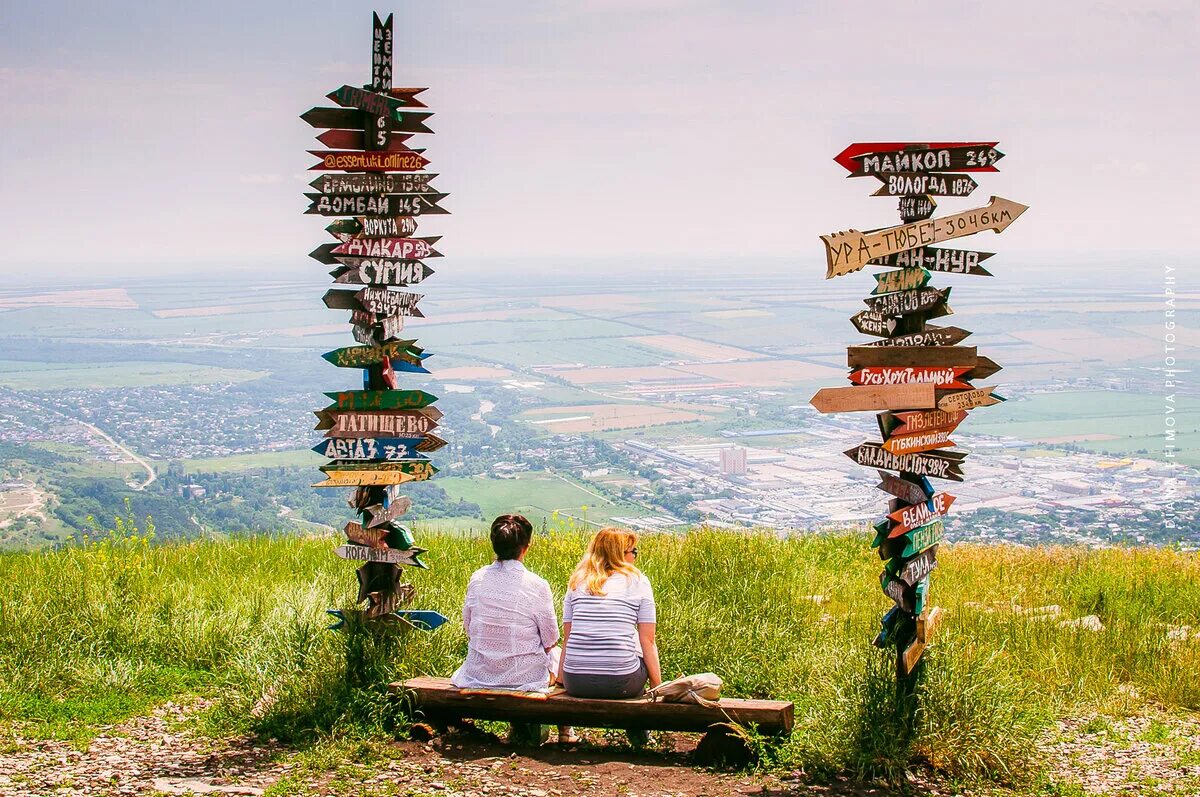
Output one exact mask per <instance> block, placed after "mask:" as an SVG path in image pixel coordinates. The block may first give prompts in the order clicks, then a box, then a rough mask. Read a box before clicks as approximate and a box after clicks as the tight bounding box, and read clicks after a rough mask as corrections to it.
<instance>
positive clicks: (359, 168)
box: [308, 149, 429, 172]
mask: <svg viewBox="0 0 1200 797" xmlns="http://www.w3.org/2000/svg"><path fill="white" fill-rule="evenodd" d="M308 154H309V155H314V156H316V157H318V158H320V159H321V162H320V163H318V164H316V165H315V166H309V167H308V170H309V171H342V172H417V171H420V170H421V169H424V168H425V167H426V166H428V165H429V159H428V158H426V157H425V156H424V155H418V154H417V153H415V152H330V151H329V150H319V149H310V150H309V151H308Z"/></svg>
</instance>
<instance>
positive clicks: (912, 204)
mask: <svg viewBox="0 0 1200 797" xmlns="http://www.w3.org/2000/svg"><path fill="white" fill-rule="evenodd" d="M997 143H998V142H995V141H957V142H917V143H905V142H863V143H855V144H851V145H850V146H848V147H846V149H845V150H843V151H842V152H840V153H839V154H838V155H837V156H836V157H835V158H834V160H835V161H837V163H838V164H839V165H841V166H842V167H843V168H845V169H846V171H847V172H848V173H849V176H851V177H864V176H870V177H874V178H875V179H876V180H878V183H879V187H878V190H876V191H875V193H874V195H875V196H886V197H897V198H898V199H899V202H898V206H899V211H900V220H901V222H902V223H901V224H900V225H899V226H896V227H888V228H884V229H879V230H871V231H868V232H860V231H858V230H855V229H851V230H848V231H846V232H840V233H833V234H830V235H822V236H821V241H822V242H823V244H824V246H825V256H826V273H825V277H826V279H829V278H832V277H837V276H841V275H844V274H851V273H854V272H856V271H859V270H861V269H862V268H864V267H865V266H868V265H871V266H876V267H880V268H883V269H887V270H885V271H882V272H880V273H878V274H875V275H874V281H875V285H874V289H873V290H872V291H871V295H870V296H868V297H867V298H865V299H864V300H863V302H864V303H865V304H866V305H867V308H868V309H867V310H864V311H862V312H860V313H857V314H856V315H854V316H853V317H852V318H851V319H850V321H851V323H852V324H853V325H854V328H855V329H857V330H858V331H859V332H861V333H863V334H864V335H871V336H875V337H877V338H880V339H879V340H875V341H870V342H867V343H863V344H861V345H857V346H850V347H848V348H847V351H846V362H847V365H848V366H849V367H850V369H851V371H850V373H849V375H848V376H849V379H850V381H851V382H854V383H855V385H856V386H854V387H839V388H824V389H822V390H819V391H818V392H817V394H816V395H815V396H813V398H812V405H813V407H814V408H816V409H817V410H818V411H819V412H823V413H826V412H856V411H861V410H880V411H881V412H879V413H878V416H877V420H878V424H879V433H880V438H881V442H873V441H866V442H864V443H862V444H861V445H858V446H856V447H854V448H851V449H849V450H847V451H846V452H845V453H846V456H848V457H850V459H852V460H854V461H855V462H856V463H858V464H860V465H863V466H866V467H871V468H876V469H877V470H878V472H879V475H880V483H879V485H878V487H879V489H880V490H882V491H884V492H885V493H887V494H888V495H889V496H892V499H891V501H890V502H889V504H888V509H887V511H886V513H885V514H886V515H887V517H886V518H884V519H883V520H881V521H879V522H878V523H875V524H874V526H873V529H874V532H875V539H874V540H873V542H872V543H871V544H872V547H876V548H878V549H879V556H880V558H881V559H883V560H884V562H885V563H886V564H885V568H884V571H883V573H882V574H881V575H880V587H881V588H882V589H883V591H884V593H885V594H886V595H888V597H890V598H891V599H892V601H893V602H894V604H895V605H894V606H893V607H892V608H891V609H889V610H888V611H887V613H886V614H885V615H884V617H883V619H882V620H881V622H880V627H881V630H880V632H879V635H878V636H877V637H876V638H875V644H876V645H878V646H880V647H884V648H889V649H892V650H894V651H895V655H896V675H897V678H898V679H902V680H903V681H904V683H911V682H910V681H908V680H906V679H907V678H908V676H910V675H911V673H912V671H913V668H914V667H916V666H917V664H918V662H919V660H920V658H921V655H922V653H923V651H924V650H925V647H926V646H927V644H928V643H929V640H930V639H931V637H932V634H933V630H934V628H935V626H936V625H937V623H938V621H939V619H940V618H941V616H942V611H941V609H938V608H936V607H935V608H927V606H926V604H927V601H928V598H929V590H930V575H931V573H932V571H933V570H934V568H936V567H937V551H938V545H939V543H940V542H941V541H942V539H943V538H944V536H945V527H944V525H943V522H942V520H943V518H945V517H946V515H947V514H948V513H949V511H950V507H951V505H952V504H953V503H954V500H955V499H954V496H952V495H949V494H948V493H938V492H935V491H934V488H933V486H932V484H931V483H930V478H937V479H947V480H951V481H962V480H963V472H962V465H963V460H964V458H965V457H966V454H965V452H961V451H954V450H952V449H953V448H954V446H955V443H954V441H953V440H952V439H951V438H950V434H951V433H952V432H953V431H954V430H955V429H956V428H957V427H958V425H959V424H961V423H962V422H963V421H964V420H966V418H967V415H968V413H967V411H968V410H971V409H973V408H975V407H986V406H988V405H990V404H996V403H998V402H1000V401H1003V399H1002V398H1001V397H1000V396H997V395H995V394H994V392H993V390H994V389H993V388H992V387H980V388H977V387H974V386H973V385H972V384H971V382H972V381H973V380H980V379H986V378H988V377H989V376H991V375H993V374H995V373H996V372H998V371H999V370H1000V366H999V365H998V364H997V363H995V362H994V361H992V360H991V359H990V358H988V357H984V356H980V355H979V354H978V352H977V350H976V348H975V347H974V346H960V345H959V344H960V343H961V342H962V341H963V340H964V339H965V338H967V337H968V336H969V335H970V334H971V333H970V332H969V331H967V330H965V329H960V328H958V327H953V326H947V327H937V326H933V325H930V324H928V323H927V322H928V321H929V320H930V319H933V318H937V317H939V316H944V315H949V314H950V313H951V312H952V310H950V307H949V305H948V299H949V296H950V288H948V287H947V288H936V287H933V286H931V285H930V284H929V283H930V280H931V278H932V277H934V276H940V275H942V274H962V275H964V276H980V277H990V276H992V274H991V272H989V271H988V270H987V269H985V268H983V266H982V265H981V264H982V263H983V262H984V261H985V260H987V259H989V258H990V257H992V253H991V252H979V251H975V250H968V249H950V248H944V247H937V246H933V244H938V243H942V242H945V241H951V240H954V239H957V238H962V237H965V236H968V235H973V234H975V233H978V232H982V231H984V230H993V231H995V232H996V233H1001V232H1003V231H1004V230H1005V229H1007V227H1008V226H1009V225H1010V224H1011V223H1012V222H1013V221H1015V220H1016V219H1017V218H1018V217H1020V215H1021V214H1022V213H1024V212H1025V210H1027V208H1026V207H1025V206H1024V205H1021V204H1019V203H1016V202H1012V201H1010V200H1007V199H1002V198H999V197H994V196H993V197H992V198H991V200H990V201H989V202H988V203H987V204H986V205H985V206H983V207H977V208H975V209H973V210H964V211H959V212H955V213H950V214H948V215H942V216H938V217H935V216H934V215H933V214H934V212H935V211H936V210H937V205H938V202H937V201H936V200H935V199H934V197H947V198H949V199H946V200H942V201H953V200H954V199H960V198H963V197H967V196H970V195H971V194H972V193H973V192H974V191H975V189H976V187H978V183H977V182H976V181H975V178H974V177H973V176H971V174H968V173H972V174H973V173H984V172H994V171H998V169H997V166H996V164H997V162H998V161H999V160H1000V159H1001V158H1003V157H1004V154H1003V153H1002V152H1000V151H999V150H998V149H996V145H997ZM931 392H932V394H933V395H932V396H931V395H930V393H931Z"/></svg>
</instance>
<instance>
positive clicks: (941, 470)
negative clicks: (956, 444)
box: [843, 442, 966, 482]
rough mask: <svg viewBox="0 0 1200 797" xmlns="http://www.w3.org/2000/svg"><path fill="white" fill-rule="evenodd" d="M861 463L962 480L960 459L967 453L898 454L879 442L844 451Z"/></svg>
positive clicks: (919, 474)
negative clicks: (884, 447)
mask: <svg viewBox="0 0 1200 797" xmlns="http://www.w3.org/2000/svg"><path fill="white" fill-rule="evenodd" d="M843 453H844V454H845V455H846V456H848V457H850V459H852V460H854V461H855V462H857V463H858V464H859V465H865V466H866V467H868V468H880V469H883V470H895V471H902V472H904V473H911V474H914V475H917V476H932V477H933V478H935V479H949V480H950V481H956V482H960V481H962V480H963V478H962V468H961V466H960V464H959V463H960V460H961V459H962V458H963V457H965V456H966V455H965V454H963V455H961V456H953V457H952V456H951V455H950V452H936V453H932V452H931V453H925V454H903V455H899V456H898V455H896V454H893V453H891V452H890V451H885V450H884V449H883V447H882V446H881V445H880V444H879V443H870V442H867V443H863V444H862V445H859V446H856V447H854V448H850V449H847V450H846V451H844V452H843Z"/></svg>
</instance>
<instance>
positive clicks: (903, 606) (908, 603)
mask: <svg viewBox="0 0 1200 797" xmlns="http://www.w3.org/2000/svg"><path fill="white" fill-rule="evenodd" d="M879 586H880V587H881V588H882V589H883V594H884V595H887V596H888V597H889V598H891V599H892V600H894V601H895V602H896V605H897V606H899V607H900V611H903V612H907V613H909V614H912V613H913V603H914V597H915V596H914V595H913V590H912V589H911V588H910V587H909V586H908V585H907V584H905V583H904V582H903V581H901V580H900V579H898V578H893V577H892V574H891V573H889V572H888V571H887V570H884V571H883V572H882V573H880V574H879Z"/></svg>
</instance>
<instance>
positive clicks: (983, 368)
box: [967, 357, 1004, 379]
mask: <svg viewBox="0 0 1200 797" xmlns="http://www.w3.org/2000/svg"><path fill="white" fill-rule="evenodd" d="M1002 370H1004V368H1003V366H1001V365H1000V364H999V363H997V362H996V361H995V360H993V359H992V358H991V357H980V358H978V359H977V360H976V361H975V367H974V368H972V369H971V373H969V374H967V379H987V378H988V377H989V376H991V375H993V374H995V373H996V372H997V371H1002Z"/></svg>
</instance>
